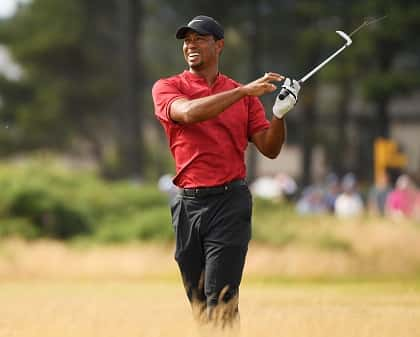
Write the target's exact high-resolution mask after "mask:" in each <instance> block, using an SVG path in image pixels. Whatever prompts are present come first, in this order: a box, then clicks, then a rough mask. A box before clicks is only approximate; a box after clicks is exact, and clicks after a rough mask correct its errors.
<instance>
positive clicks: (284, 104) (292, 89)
mask: <svg viewBox="0 0 420 337" xmlns="http://www.w3.org/2000/svg"><path fill="white" fill-rule="evenodd" d="M281 88H282V89H285V90H286V91H287V92H288V93H289V94H288V95H287V96H286V97H285V98H284V99H280V98H279V95H277V97H276V101H275V102H274V105H273V114H274V116H276V117H277V118H279V119H282V118H283V117H284V115H286V113H287V112H288V111H289V110H291V109H292V108H293V107H294V106H295V104H296V102H297V98H298V94H299V90H300V84H299V82H298V81H296V80H291V79H290V78H286V80H285V81H284V83H283V85H282V86H281Z"/></svg>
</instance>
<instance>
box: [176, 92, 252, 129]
mask: <svg viewBox="0 0 420 337" xmlns="http://www.w3.org/2000/svg"><path fill="white" fill-rule="evenodd" d="M244 96H246V92H245V91H244V90H243V88H242V87H238V88H235V89H231V90H228V91H224V92H221V93H218V94H215V95H211V96H206V97H201V98H197V99H192V100H186V99H185V100H184V99H181V100H178V101H175V102H174V103H172V106H171V118H172V119H173V120H175V121H177V122H180V123H197V122H202V121H205V120H208V119H211V118H214V117H216V116H217V115H219V114H220V113H221V112H223V111H224V110H225V109H226V108H228V107H229V106H231V105H232V104H233V103H235V102H237V101H238V100H240V99H241V98H243V97H244Z"/></svg>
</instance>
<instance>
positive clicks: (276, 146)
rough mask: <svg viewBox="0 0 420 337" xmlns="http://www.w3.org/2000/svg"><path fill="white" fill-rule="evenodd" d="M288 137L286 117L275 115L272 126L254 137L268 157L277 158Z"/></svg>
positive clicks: (259, 147) (260, 149) (258, 146)
mask: <svg viewBox="0 0 420 337" xmlns="http://www.w3.org/2000/svg"><path fill="white" fill-rule="evenodd" d="M285 139H286V123H285V121H284V119H278V118H276V117H273V118H272V120H271V123H270V127H269V128H268V129H266V130H264V131H261V132H259V133H257V134H256V135H254V136H253V137H252V141H253V143H254V144H255V146H256V147H257V148H258V150H259V151H260V152H261V153H262V154H263V155H264V156H266V157H268V158H271V159H274V158H276V157H277V156H278V155H279V153H280V150H281V148H282V146H283V144H284V141H285Z"/></svg>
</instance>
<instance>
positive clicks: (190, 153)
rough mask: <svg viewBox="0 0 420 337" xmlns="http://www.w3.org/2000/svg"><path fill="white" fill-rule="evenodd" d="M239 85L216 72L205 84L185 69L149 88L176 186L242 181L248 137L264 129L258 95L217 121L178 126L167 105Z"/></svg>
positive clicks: (263, 115)
mask: <svg viewBox="0 0 420 337" xmlns="http://www.w3.org/2000/svg"><path fill="white" fill-rule="evenodd" d="M238 86H240V84H239V83H237V82H235V81H233V80H232V79H230V78H228V77H227V76H224V75H222V74H219V75H218V76H217V79H216V81H215V83H214V84H213V85H212V86H209V85H208V84H207V82H206V81H205V80H204V79H203V78H202V77H200V76H197V75H195V74H193V73H191V72H189V71H184V72H183V73H181V74H178V75H175V76H172V77H169V78H164V79H160V80H158V81H157V82H156V83H155V85H154V86H153V89H152V95H153V101H154V106H155V114H156V116H157V118H158V119H159V121H160V123H161V124H162V126H163V128H164V129H165V132H166V135H167V137H168V141H169V147H170V150H171V152H172V155H173V157H174V159H175V164H176V176H175V178H174V183H175V185H177V186H179V187H184V188H187V187H189V188H191V187H204V186H206V187H210V186H218V185H223V184H225V183H227V182H229V181H232V180H234V179H241V178H245V176H246V169H245V159H244V152H245V150H246V147H247V145H248V140H249V139H250V138H251V136H252V135H253V134H255V133H256V132H259V131H261V130H264V129H266V128H268V127H269V121H268V120H267V119H266V118H265V112H264V107H263V106H262V104H261V102H260V100H259V99H258V98H257V97H253V96H246V97H244V98H242V99H240V100H239V101H237V102H236V103H234V104H232V105H231V106H230V107H228V108H227V109H226V110H225V111H223V112H222V113H220V114H219V115H218V116H217V117H215V118H212V119H209V120H207V121H204V122H199V123H193V124H179V123H176V122H174V121H172V120H171V118H170V117H169V111H170V106H171V104H172V102H174V101H175V100H177V99H180V98H186V99H195V98H200V97H205V96H210V95H214V94H217V93H220V92H223V91H227V90H230V89H233V88H236V87H238Z"/></svg>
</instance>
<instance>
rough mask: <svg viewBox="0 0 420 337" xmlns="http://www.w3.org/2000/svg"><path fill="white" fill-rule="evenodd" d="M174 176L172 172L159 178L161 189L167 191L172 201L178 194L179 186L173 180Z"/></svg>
mask: <svg viewBox="0 0 420 337" xmlns="http://www.w3.org/2000/svg"><path fill="white" fill-rule="evenodd" d="M172 179H173V177H172V176H171V175H170V174H165V175H163V176H162V177H160V178H159V181H158V189H159V191H161V192H163V193H166V194H167V195H168V198H169V202H171V201H172V200H173V199H174V198H175V197H176V195H177V194H178V187H177V186H176V185H175V184H174V183H173V181H172Z"/></svg>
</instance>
